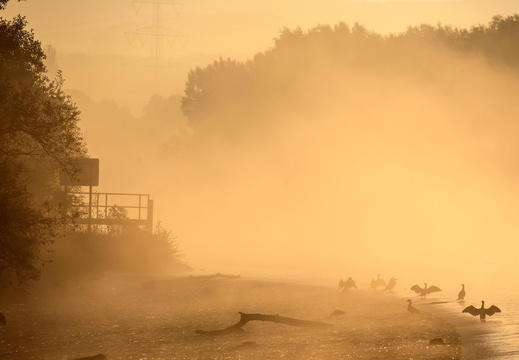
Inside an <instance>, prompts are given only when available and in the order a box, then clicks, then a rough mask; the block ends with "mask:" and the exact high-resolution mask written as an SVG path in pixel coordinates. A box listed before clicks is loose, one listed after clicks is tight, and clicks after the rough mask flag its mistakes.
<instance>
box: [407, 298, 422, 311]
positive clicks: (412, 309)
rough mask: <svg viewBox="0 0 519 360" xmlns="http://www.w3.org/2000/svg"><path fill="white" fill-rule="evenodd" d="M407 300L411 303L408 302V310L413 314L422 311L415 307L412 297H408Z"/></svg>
mask: <svg viewBox="0 0 519 360" xmlns="http://www.w3.org/2000/svg"><path fill="white" fill-rule="evenodd" d="M407 302H408V303H409V304H407V310H408V311H409V312H410V313H411V314H417V313H419V312H420V310H418V309H417V308H415V307H414V306H413V304H412V302H411V299H407Z"/></svg>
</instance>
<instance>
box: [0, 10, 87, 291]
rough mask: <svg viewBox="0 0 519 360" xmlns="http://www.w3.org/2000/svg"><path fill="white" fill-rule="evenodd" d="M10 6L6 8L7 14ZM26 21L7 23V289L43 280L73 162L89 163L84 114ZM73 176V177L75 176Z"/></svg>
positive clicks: (0, 182)
mask: <svg viewBox="0 0 519 360" xmlns="http://www.w3.org/2000/svg"><path fill="white" fill-rule="evenodd" d="M5 3H6V2H5V1H4V2H3V4H2V6H5ZM26 25H27V23H26V20H25V18H23V17H21V16H17V17H15V18H14V19H13V20H12V21H8V20H5V19H3V18H0V169H1V171H0V204H1V206H0V284H2V285H6V284H13V285H16V284H24V283H26V282H27V281H29V280H35V279H37V278H38V276H39V265H40V264H41V263H42V262H44V261H46V260H48V258H46V257H42V256H41V253H42V251H44V250H45V249H46V246H47V245H48V244H50V243H51V242H52V241H53V239H55V238H56V237H57V236H58V235H59V233H60V230H62V226H63V224H64V221H65V219H64V214H63V213H62V211H61V208H60V206H59V205H60V202H62V201H63V199H59V198H57V197H55V196H54V195H56V193H57V190H58V189H59V185H58V183H57V178H58V177H57V174H58V171H57V170H58V169H59V167H60V166H65V165H67V159H70V158H73V157H77V156H84V155H85V153H86V150H85V148H84V144H83V139H82V137H81V132H80V129H79V127H78V125H77V123H78V121H79V110H78V109H77V108H76V106H75V104H73V103H72V101H71V99H70V97H68V96H67V95H66V94H65V93H64V92H63V90H62V84H63V79H62V78H61V74H58V76H57V78H56V79H55V80H54V81H52V80H50V79H49V78H48V77H47V75H46V73H47V69H46V67H45V65H44V62H43V61H44V60H45V53H44V52H43V50H42V48H41V44H40V42H39V41H37V40H36V39H35V38H34V34H33V32H32V31H28V30H26V29H25V27H26ZM71 171H74V170H73V169H72V170H71Z"/></svg>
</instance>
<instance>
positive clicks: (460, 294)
mask: <svg viewBox="0 0 519 360" xmlns="http://www.w3.org/2000/svg"><path fill="white" fill-rule="evenodd" d="M463 299H465V284H461V291H460V292H459V293H458V299H457V300H456V301H463Z"/></svg>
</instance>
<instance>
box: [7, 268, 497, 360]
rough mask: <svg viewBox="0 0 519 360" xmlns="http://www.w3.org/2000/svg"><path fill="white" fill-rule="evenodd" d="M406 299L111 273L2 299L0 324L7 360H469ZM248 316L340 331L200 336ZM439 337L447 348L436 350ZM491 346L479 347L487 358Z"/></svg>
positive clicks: (258, 330)
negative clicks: (1, 322)
mask: <svg viewBox="0 0 519 360" xmlns="http://www.w3.org/2000/svg"><path fill="white" fill-rule="evenodd" d="M27 299H30V300H27ZM405 300H406V299H405V298H402V297H400V296H398V295H397V294H392V293H388V292H383V291H372V290H350V291H348V292H343V291H342V290H340V289H337V288H331V287H317V286H309V285H302V284H293V283H285V282H267V281H257V280H247V279H243V278H197V277H186V278H177V279H172V278H153V279H152V278H147V277H144V276H116V275H110V276H105V277H104V278H102V279H99V280H96V281H90V282H85V283H83V284H81V285H74V286H69V287H68V288H67V289H65V288H64V287H60V288H44V287H43V286H41V287H40V288H38V289H36V290H34V291H33V293H32V294H31V296H29V297H24V296H22V294H18V295H17V296H16V297H11V298H10V299H7V298H6V297H5V295H4V296H3V297H2V298H0V306H1V307H2V311H3V312H4V313H5V315H6V317H7V326H5V327H2V328H0V358H2V359H13V360H15V359H49V360H50V359H52V360H58V359H73V358H78V357H82V356H92V355H95V354H100V353H102V354H105V355H106V356H107V359H109V360H111V359H121V360H127V359H147V360H151V359H156V360H158V359H161V360H162V359H280V358H285V359H347V358H351V359H404V358H405V359H410V358H413V359H461V358H462V355H463V354H464V352H463V350H462V347H463V346H462V337H461V336H460V333H459V331H457V329H456V328H455V327H454V326H452V325H451V324H450V321H449V322H446V321H444V320H443V319H442V317H441V316H436V315H434V314H435V311H434V309H433V306H430V307H425V306H424V307H422V309H423V311H422V312H420V313H419V314H411V313H409V312H408V311H407V302H406V301H405ZM429 308H430V310H431V311H430V310H429ZM335 310H341V311H335ZM240 311H241V312H246V313H264V314H273V315H280V316H286V317H291V318H295V319H301V320H310V321H319V322H323V323H329V324H332V325H333V326H332V327H330V328H320V329H315V328H303V327H294V326H290V325H287V324H279V323H273V322H268V321H266V322H264V321H250V322H248V323H247V324H246V325H244V326H243V330H244V331H243V332H240V333H234V334H227V335H222V336H205V335H198V334H196V333H195V332H196V330H200V329H202V330H215V329H222V328H225V327H227V326H230V325H232V324H234V323H236V322H237V321H238V320H239V318H240V315H239V314H238V312H240ZM334 312H335V314H336V315H332V313H334ZM342 312H344V313H342ZM439 313H441V311H440V312H439ZM438 338H440V339H442V340H441V342H443V344H440V345H431V344H430V340H431V339H438ZM487 350H488V349H483V348H480V349H479V350H478V353H479V355H481V356H482V357H481V358H485V356H484V352H482V351H487ZM488 357H489V356H488ZM467 358H468V357H467Z"/></svg>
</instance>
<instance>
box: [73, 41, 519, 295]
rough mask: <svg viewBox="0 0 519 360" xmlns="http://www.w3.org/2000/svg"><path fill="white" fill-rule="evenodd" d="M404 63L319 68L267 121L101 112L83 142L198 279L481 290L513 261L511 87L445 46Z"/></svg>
mask: <svg viewBox="0 0 519 360" xmlns="http://www.w3.org/2000/svg"><path fill="white" fill-rule="evenodd" d="M368 50H369V49H368ZM400 50H401V51H399V52H395V53H394V54H393V55H392V57H388V58H386V59H385V61H384V62H383V63H380V64H373V63H368V64H365V65H363V66H357V67H351V68H346V69H345V68H344V66H341V65H340V64H335V65H334V63H333V61H331V60H330V59H329V58H325V55H323V59H321V61H322V66H321V68H320V71H315V70H313V71H309V72H308V76H306V77H304V76H303V77H301V78H298V79H297V84H298V86H297V87H295V89H296V91H294V92H293V93H290V94H286V96H284V97H283V96H282V97H279V99H278V102H277V103H271V104H267V105H266V106H267V107H268V109H267V110H268V111H269V112H270V113H269V116H268V119H267V121H263V122H259V121H257V119H256V116H255V115H256V114H255V113H254V109H251V112H250V117H249V118H248V117H247V116H245V117H243V116H241V117H240V118H231V117H229V116H226V117H225V118H219V117H218V116H217V115H215V117H214V119H213V120H212V121H207V122H205V123H196V124H187V123H186V122H185V119H184V120H183V119H182V118H181V115H174V116H172V115H169V116H168V115H165V114H166V113H167V112H165V111H164V109H163V110H162V112H161V111H158V110H157V109H159V110H160V106H161V105H160V104H161V103H162V104H164V105H167V106H169V108H170V109H171V108H173V106H174V104H175V100H174V98H173V97H172V98H170V99H164V98H163V99H162V100H161V98H156V99H155V102H154V103H153V102H150V105H149V106H148V107H147V114H148V115H144V116H143V117H141V118H137V119H136V118H133V122H130V123H128V122H125V120H124V119H125V117H126V118H130V115H129V114H127V115H121V113H123V112H124V110H123V109H117V108H113V115H112V116H111V121H112V122H111V124H113V125H112V127H113V130H110V129H109V128H108V129H106V127H105V129H104V131H101V130H100V128H99V126H100V124H102V123H104V122H105V121H107V120H108V119H103V117H102V115H101V114H102V113H101V112H99V113H98V116H99V117H98V118H96V119H95V120H94V119H91V118H90V119H86V121H87V122H86V124H88V126H87V127H86V131H87V134H90V137H89V139H91V146H90V148H91V153H92V155H93V156H97V154H102V159H101V167H102V169H101V181H102V183H103V180H105V179H106V180H107V181H106V182H105V183H108V185H106V186H110V185H111V186H112V188H111V189H110V190H109V191H114V188H115V187H119V188H121V187H122V188H124V189H125V190H124V191H130V189H139V190H138V191H139V192H149V193H150V194H151V195H152V198H154V200H155V206H156V213H155V218H156V219H157V220H161V221H162V222H163V223H164V224H165V225H166V226H168V227H171V228H172V229H173V231H174V233H175V235H176V236H177V237H178V240H179V243H180V246H181V249H182V251H183V252H184V253H185V254H186V260H187V261H188V262H189V263H190V264H191V265H192V266H194V267H195V268H206V269H207V268H212V269H215V270H218V269H220V268H224V267H234V268H239V267H255V268H262V267H264V268H279V269H280V271H282V270H281V269H290V272H300V273H302V274H308V275H312V274H323V275H326V276H334V281H335V278H337V277H338V276H349V275H357V274H358V276H361V275H363V276H366V275H364V274H367V276H372V274H376V273H380V272H382V273H385V274H387V276H388V277H389V276H396V277H401V278H409V279H410V281H411V282H413V281H416V282H422V281H427V279H431V280H430V281H433V282H436V281H439V280H443V281H452V282H453V283H454V284H456V285H455V286H458V285H457V284H458V283H460V281H462V280H463V279H467V278H472V277H473V278H475V279H478V283H480V284H486V285H487V286H489V287H491V286H492V284H493V283H494V282H495V281H496V280H497V279H499V278H501V277H502V276H506V274H508V273H509V272H510V271H511V270H512V269H513V266H514V262H515V255H514V254H515V252H516V251H517V246H516V245H515V241H514V239H515V238H516V236H517V230H516V227H515V219H516V216H517V213H518V211H517V206H516V202H515V198H516V196H517V195H518V191H517V180H518V173H517V170H516V169H517V165H516V160H515V154H516V147H517V145H516V135H515V134H516V133H517V130H518V129H517V124H516V123H515V121H514V119H515V118H517V115H518V113H519V106H518V105H517V102H516V101H515V95H516V94H517V93H518V90H519V89H518V85H517V74H516V73H514V72H512V71H511V70H508V69H506V68H504V67H500V66H496V65H495V64H490V63H488V62H487V61H486V60H484V59H483V58H479V57H477V56H475V55H466V54H463V55H462V54H460V53H456V52H454V51H452V50H447V49H446V48H444V47H441V46H434V45H431V46H425V45H423V44H422V45H419V44H417V45H415V46H414V47H413V46H409V47H407V48H406V47H402V48H401V49H400ZM403 59H407V60H403ZM409 59H412V60H409ZM317 64H318V63H317ZM330 64H332V65H330ZM402 64H405V65H404V66H402ZM314 65H315V64H314ZM295 66H297V67H304V66H305V64H304V62H301V63H296V64H295ZM318 66H319V65H315V67H318ZM406 66H407V67H406ZM317 75H319V76H317ZM276 76H279V77H280V78H282V77H283V76H286V74H283V73H279V74H275V73H274V74H272V73H271V74H270V78H273V79H275V78H276ZM166 100H167V101H166ZM177 101H178V100H177ZM177 104H178V103H177ZM79 105H80V106H81V105H82V104H81V103H80V104H79ZM92 106H93V107H95V106H96V105H95V104H92ZM105 106H106V104H105ZM154 109H155V110H157V111H155V112H154ZM262 110H264V109H262ZM89 111H90V110H89V107H85V110H84V112H85V113H87V112H89ZM150 114H156V115H157V114H158V115H157V116H155V118H153V117H150V116H151V115H150ZM161 114H163V115H161ZM226 115H227V114H226ZM240 115H242V113H240ZM118 117H119V118H121V120H118V122H114V119H117V118H118ZM161 119H162V120H161ZM172 119H174V123H171V120H172ZM167 121H169V123H168V122H167ZM106 123H108V122H106ZM116 124H119V125H116ZM114 126H115V127H114ZM117 126H121V129H120V132H119V133H117V132H118V131H119V130H118V128H117ZM94 127H98V128H97V130H96V129H95V128H94ZM122 127H124V131H122V129H123V128H122ZM114 133H117V136H115V135H114ZM168 138H169V139H168ZM121 140H123V141H124V142H121ZM108 149H111V151H108ZM115 149H117V152H116V150H115ZM114 164H117V166H114ZM116 169H117V171H115V170H116ZM121 169H124V170H125V171H120V170H121ZM105 189H106V187H105ZM422 279H423V280H422ZM436 279H438V280H436ZM481 286H482V285H481Z"/></svg>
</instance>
